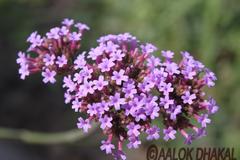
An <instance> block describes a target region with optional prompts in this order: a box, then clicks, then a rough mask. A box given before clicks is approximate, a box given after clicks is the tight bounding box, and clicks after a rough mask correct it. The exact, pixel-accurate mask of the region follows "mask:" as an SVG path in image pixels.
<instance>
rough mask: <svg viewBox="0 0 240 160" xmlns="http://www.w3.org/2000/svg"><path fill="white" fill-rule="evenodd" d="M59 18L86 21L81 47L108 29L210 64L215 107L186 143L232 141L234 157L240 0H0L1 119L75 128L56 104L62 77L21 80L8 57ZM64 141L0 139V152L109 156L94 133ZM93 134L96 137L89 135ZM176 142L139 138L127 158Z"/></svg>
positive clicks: (11, 158)
mask: <svg viewBox="0 0 240 160" xmlns="http://www.w3.org/2000/svg"><path fill="white" fill-rule="evenodd" d="M63 18H73V19H75V20H78V21H81V22H83V23H86V24H88V25H89V26H90V27H91V31H90V32H88V33H87V34H85V36H84V38H83V41H82V43H83V47H82V48H81V51H83V50H88V49H89V47H90V46H94V45H95V44H96V39H97V38H98V37H99V36H101V35H105V34H109V33H122V32H130V33H131V34H133V35H135V36H137V37H138V38H139V39H140V40H141V41H142V42H151V43H153V44H155V45H156V46H157V47H158V48H159V49H160V50H167V49H170V50H173V51H175V52H176V53H178V52H179V51H182V50H187V51H189V52H191V53H192V54H193V55H194V57H196V58H197V59H198V60H200V61H202V62H203V63H204V64H205V65H206V66H207V67H209V68H210V69H212V70H213V71H214V72H215V73H216V74H217V77H218V81H217V83H216V86H215V87H214V88H212V89H210V90H209V91H208V93H209V94H212V96H213V97H214V98H215V99H216V100H217V102H218V104H219V106H220V110H219V112H218V113H217V114H216V115H214V116H213V117H212V124H211V125H209V127H208V136H207V137H204V138H202V139H201V140H198V141H195V142H194V143H193V145H191V147H210V146H217V147H234V148H235V155H236V156H237V157H238V158H240V106H239V104H240V1H239V0H131V1H129V0H121V1H117V0H0V20H1V22H0V24H1V25H0V52H1V53H0V65H1V67H0V77H1V79H0V100H1V102H0V125H1V126H4V127H10V128H21V129H22V128H24V129H30V130H35V131H51V132H52V131H64V130H69V129H72V128H75V127H76V125H75V123H76V119H77V116H78V115H77V114H76V113H73V111H72V110H71V109H70V106H66V105H64V104H63V101H64V100H63V95H62V94H63V91H62V88H61V83H58V84H57V85H55V86H47V87H46V86H45V85H43V84H42V83H41V79H40V76H38V75H36V76H33V77H31V78H28V79H27V80H26V81H21V80H19V78H18V74H17V65H16V63H15V59H16V57H17V56H16V54H17V52H18V50H26V49H27V44H26V42H25V40H26V38H27V37H28V35H29V34H30V33H31V32H32V31H35V30H37V31H39V33H41V34H44V33H45V32H46V31H47V30H49V29H50V28H52V27H54V26H56V25H59V24H60V22H61V20H62V19H63ZM92 137H93V138H89V139H84V140H82V141H80V142H76V143H74V144H69V145H51V146H41V145H27V144H22V143H19V142H14V141H6V140H0V159H1V160H15V159H16V160H21V159H24V160H28V159H34V160H38V159H44V160H55V159H58V160H65V159H66V160H75V159H78V160H81V159H85V160H87V159H106V158H107V159H110V158H111V157H108V156H106V155H105V154H104V153H103V152H101V151H100V149H99V144H100V139H102V138H103V136H102V135H101V134H99V133H95V134H94V135H92ZM95 139H98V140H95ZM152 143H155V144H157V145H158V146H159V147H161V146H166V147H170V146H171V147H182V146H184V145H183V138H180V137H179V138H178V139H177V140H175V141H173V142H169V143H164V142H163V140H159V141H154V142H150V143H149V142H144V145H142V147H141V148H140V149H138V150H131V151H129V150H127V149H126V152H127V155H128V159H143V160H144V159H146V158H145V155H146V150H147V147H148V145H149V144H152Z"/></svg>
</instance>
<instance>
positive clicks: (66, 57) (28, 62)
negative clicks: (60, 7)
mask: <svg viewBox="0 0 240 160" xmlns="http://www.w3.org/2000/svg"><path fill="white" fill-rule="evenodd" d="M62 24H63V25H62V26H60V27H54V28H52V29H50V31H49V32H47V33H46V35H45V36H41V35H39V34H38V33H37V32H36V31H35V32H33V33H32V34H31V35H30V36H29V37H28V39H27V42H29V43H30V47H29V49H28V50H27V51H26V53H24V52H19V53H18V59H17V63H18V64H19V65H20V69H19V74H20V78H21V79H25V78H26V77H27V76H29V75H30V74H33V73H38V72H42V74H41V75H42V76H43V82H44V83H48V82H49V83H55V81H56V80H55V76H56V75H57V74H63V73H68V72H71V71H72V70H73V68H72V66H73V65H72V63H71V60H72V58H73V56H74V55H75V54H76V53H77V52H78V49H79V48H80V46H81V43H80V40H81V37H82V34H83V32H84V31H85V30H89V28H88V27H87V26H86V25H85V24H81V23H76V24H75V29H74V26H73V25H74V20H72V19H64V21H63V22H62Z"/></svg>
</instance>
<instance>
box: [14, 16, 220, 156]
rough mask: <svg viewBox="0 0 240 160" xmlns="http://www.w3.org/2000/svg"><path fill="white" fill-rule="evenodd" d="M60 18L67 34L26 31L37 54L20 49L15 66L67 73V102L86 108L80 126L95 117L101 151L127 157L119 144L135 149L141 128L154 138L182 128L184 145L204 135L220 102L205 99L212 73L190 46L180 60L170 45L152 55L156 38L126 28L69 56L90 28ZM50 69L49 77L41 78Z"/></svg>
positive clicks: (168, 136)
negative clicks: (151, 40) (144, 38)
mask: <svg viewBox="0 0 240 160" xmlns="http://www.w3.org/2000/svg"><path fill="white" fill-rule="evenodd" d="M63 24H64V26H63V27H62V28H65V29H67V32H65V34H62V31H61V30H62V28H58V29H57V30H58V31H57V33H58V34H57V35H58V36H56V35H55V34H53V33H55V31H53V30H56V28H54V29H52V30H51V31H50V32H49V33H47V38H43V39H41V38H40V36H38V35H36V33H33V35H31V36H30V38H29V39H28V40H29V41H31V42H32V45H31V47H30V49H29V51H35V52H36V53H38V57H37V58H31V57H29V56H25V54H23V53H22V52H20V53H19V56H20V58H18V59H17V63H19V64H20V66H21V67H20V70H19V72H20V74H22V75H21V78H22V79H24V78H25V76H26V75H28V74H29V72H30V73H32V72H36V71H43V72H42V75H43V77H44V80H43V81H44V82H45V83H46V82H48V81H49V82H51V83H53V82H55V79H54V76H55V75H56V74H57V73H63V72H64V73H65V77H64V78H63V87H64V88H65V93H64V97H65V103H70V104H71V106H72V109H74V111H75V112H79V113H82V115H84V116H83V117H80V118H79V119H78V123H77V126H78V128H80V129H82V130H83V132H88V130H89V129H90V128H91V124H92V123H93V122H97V123H100V128H101V129H102V131H103V134H104V135H106V137H107V138H106V139H105V140H102V142H101V146H100V149H101V150H103V151H105V152H106V153H107V154H112V155H113V156H114V158H115V159H123V160H124V159H126V156H125V154H124V152H123V149H122V148H123V143H124V142H127V147H128V148H129V149H132V148H138V147H139V146H140V144H141V139H140V135H141V134H144V135H146V139H147V140H157V139H159V138H160V136H161V135H160V134H161V132H162V133H163V139H164V140H165V141H168V140H173V139H175V138H176V137H175V136H176V134H177V133H178V132H179V133H180V134H181V135H183V137H184V138H185V143H186V144H191V142H192V140H195V139H198V138H200V137H202V136H205V135H206V126H207V124H209V123H210V122H211V120H210V119H209V115H211V114H214V113H215V112H217V110H218V106H217V105H216V102H215V100H214V99H213V98H211V97H210V98H208V99H205V97H206V96H205V92H204V91H203V87H205V86H208V87H212V86H214V84H215V83H214V81H215V80H216V77H215V75H214V73H213V72H211V71H210V70H209V69H207V68H205V66H204V65H203V64H202V63H200V62H199V61H196V60H195V59H194V58H193V57H192V56H191V55H190V54H189V53H188V52H181V55H182V60H181V61H180V62H179V63H175V62H174V61H173V58H174V52H172V51H162V56H163V60H161V59H160V58H158V57H155V56H153V55H152V53H153V52H155V51H157V48H156V47H155V46H154V45H152V44H150V43H146V44H142V43H140V42H139V41H138V40H137V38H136V37H134V36H132V35H130V34H129V33H124V34H118V35H107V36H103V37H101V38H100V39H99V40H98V41H97V42H98V45H97V47H95V48H91V49H90V50H89V51H88V52H83V53H82V54H79V55H78V56H77V57H76V59H73V55H74V54H75V53H76V52H77V50H78V49H79V47H80V42H79V41H80V37H81V34H82V31H84V30H87V29H89V28H88V27H87V26H86V25H84V24H81V23H78V24H76V25H75V26H76V27H78V28H79V32H78V33H77V32H73V33H70V32H69V29H70V26H72V25H73V20H69V19H66V20H64V21H63ZM63 30H64V29H63ZM55 36H56V37H55ZM33 37H35V38H33ZM73 37H74V38H73ZM76 37H78V38H76ZM32 39H34V41H33V40H32ZM37 40H39V42H38V43H40V45H39V44H38V43H37V42H35V41H37ZM40 41H41V42H40ZM33 42H34V43H33ZM63 56H64V58H62V57H63ZM60 58H62V61H61V62H63V61H64V63H63V64H62V63H60V62H59V60H60ZM56 59H57V60H56ZM63 59H64V60H63ZM60 64H62V65H61V66H60ZM25 70H26V71H28V72H27V73H25ZM48 72H49V73H48ZM50 73H51V74H52V73H54V74H52V75H54V76H52V75H51V74H50ZM50 75H51V76H52V78H50V79H49V78H46V77H51V76H50ZM153 121H157V122H160V123H163V126H164V128H163V129H162V130H160V128H159V127H158V126H157V125H154V124H153ZM160 131H161V132H160ZM115 140H116V141H117V144H115V143H114V141H115Z"/></svg>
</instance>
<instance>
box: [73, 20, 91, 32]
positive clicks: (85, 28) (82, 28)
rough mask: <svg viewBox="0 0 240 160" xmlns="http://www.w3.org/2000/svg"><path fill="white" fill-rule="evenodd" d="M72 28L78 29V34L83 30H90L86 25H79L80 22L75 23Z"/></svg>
mask: <svg viewBox="0 0 240 160" xmlns="http://www.w3.org/2000/svg"><path fill="white" fill-rule="evenodd" d="M74 26H75V27H76V28H78V29H79V31H80V32H82V31H83V30H89V29H90V28H89V27H88V26H87V25H86V24H83V23H80V22H78V23H76V24H75V25H74Z"/></svg>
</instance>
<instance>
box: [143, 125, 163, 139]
mask: <svg viewBox="0 0 240 160" xmlns="http://www.w3.org/2000/svg"><path fill="white" fill-rule="evenodd" d="M159 132H160V129H159V128H158V127H157V126H152V127H151V128H149V129H147V130H146V133H147V134H148V136H147V140H153V139H156V140H157V139H159V137H160V136H159Z"/></svg>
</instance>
